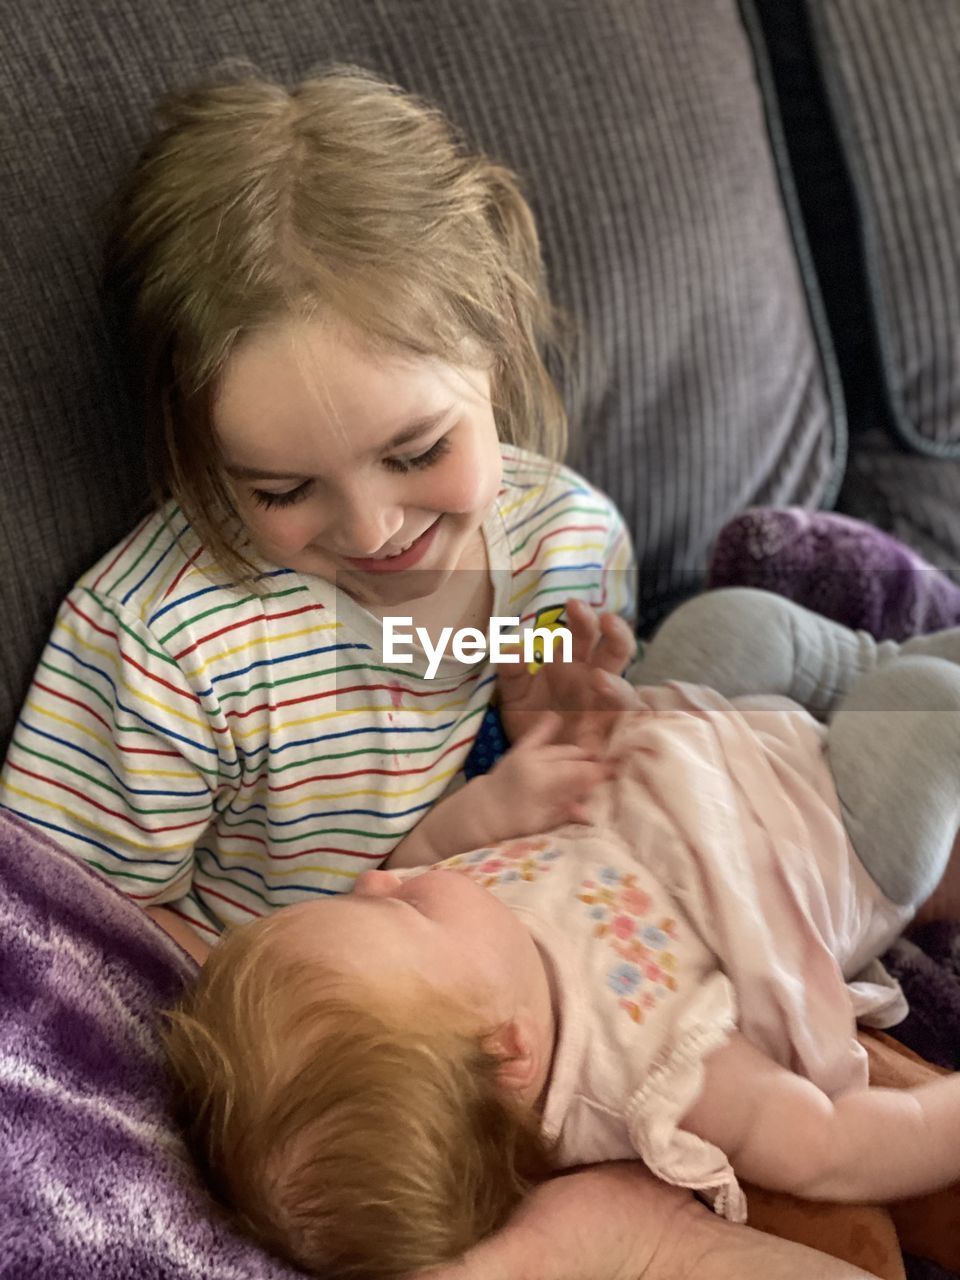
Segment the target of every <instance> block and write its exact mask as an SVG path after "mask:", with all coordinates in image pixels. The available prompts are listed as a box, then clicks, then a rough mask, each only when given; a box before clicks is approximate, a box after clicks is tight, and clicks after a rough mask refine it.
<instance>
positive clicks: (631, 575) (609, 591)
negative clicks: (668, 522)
mask: <svg viewBox="0 0 960 1280" xmlns="http://www.w3.org/2000/svg"><path fill="white" fill-rule="evenodd" d="M610 513H611V520H610V529H609V532H608V534H607V544H606V549H605V551H604V557H603V596H604V605H603V610H604V612H606V613H618V614H620V616H621V617H622V618H626V620H627V622H629V623H630V626H631V627H633V628H634V630H635V629H636V625H637V557H636V554H635V552H634V549H633V539H632V538H631V537H630V532H629V530H628V529H627V526H626V524H625V523H624V520H623V517H622V516H621V515H620V512H619V511H618V510H617V509H616V507H615V506H614V505H613V503H611V504H610Z"/></svg>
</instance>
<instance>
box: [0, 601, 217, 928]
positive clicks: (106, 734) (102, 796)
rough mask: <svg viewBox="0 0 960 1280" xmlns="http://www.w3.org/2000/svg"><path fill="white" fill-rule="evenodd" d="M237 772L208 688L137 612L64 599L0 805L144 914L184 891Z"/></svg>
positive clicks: (1, 781)
mask: <svg viewBox="0 0 960 1280" xmlns="http://www.w3.org/2000/svg"><path fill="white" fill-rule="evenodd" d="M238 774H239V765H238V763H237V756H236V752H235V750H234V747H233V743H232V741H231V740H230V734H229V729H228V725H227V722H226V721H225V720H224V719H223V717H222V715H221V714H220V712H219V708H218V706H217V703H216V698H215V695H214V693H213V691H212V690H210V689H200V688H196V687H194V686H193V684H192V683H191V681H190V679H189V678H188V676H187V674H186V673H185V672H184V671H183V670H182V669H181V668H180V666H179V665H178V664H177V662H176V661H175V660H174V659H173V658H172V657H171V656H170V654H169V653H168V652H167V651H166V650H165V648H164V647H163V645H162V644H161V643H160V642H159V641H158V640H157V638H156V637H155V636H154V635H153V634H152V632H151V631H150V629H149V627H148V626H147V625H145V623H144V622H143V621H142V620H141V619H140V618H139V617H138V616H137V615H136V614H134V613H132V612H131V611H129V610H125V609H124V608H123V606H121V605H119V604H117V603H116V602H115V601H113V600H111V599H109V598H108V597H103V596H100V595H98V594H97V593H95V592H93V591H91V590H89V589H87V588H85V587H83V586H78V587H77V588H75V589H74V591H72V592H71V594H70V595H69V596H68V597H67V599H66V600H65V601H64V603H63V605H62V606H61V609H60V612H59V614H58V616H57V620H56V623H55V625H54V629H53V632H52V634H51V637H50V640H49V641H48V643H47V646H46V649H45V650H44V653H43V655H42V657H41V659H40V663H39V666H38V668H37V671H36V674H35V676H34V680H33V684H32V686H31V688H30V691H29V693H28V694H27V698H26V701H25V703H24V706H23V708H22V710H21V713H20V717H19V720H18V722H17V725H16V728H15V730H14V736H13V741H12V744H11V747H10V751H9V753H8V756H7V759H6V763H5V765H4V769H3V773H2V778H0V803H2V804H4V805H5V806H6V807H8V808H9V809H11V810H13V811H14V812H15V813H17V814H18V815H19V816H20V817H22V818H24V819H26V820H27V821H28V822H32V823H34V824H36V825H37V826H39V827H43V828H44V829H45V830H47V831H48V832H49V833H50V834H51V835H52V836H53V837H54V839H56V840H57V841H59V843H60V844H62V845H63V846H64V847H65V848H67V849H69V850H70V851H71V852H72V853H74V854H76V855H77V856H79V857H81V858H82V859H84V861H86V862H87V863H89V864H90V865H91V866H92V867H94V868H95V869H96V870H98V871H100V872H101V873H103V874H104V875H105V876H106V877H107V878H108V879H110V880H111V881H113V883H115V884H116V885H117V887H118V888H120V889H121V890H122V891H123V892H124V893H126V894H127V895H128V896H129V897H130V898H132V899H134V900H135V901H137V902H138V903H140V904H141V905H143V906H148V905H151V904H157V903H162V902H168V901H172V900H174V899H176V898H179V897H182V896H183V895H184V894H185V893H186V892H187V891H188V889H189V887H190V883H191V880H192V876H193V862H194V847H195V845H196V843H197V841H198V839H199V838H200V836H201V835H202V833H203V832H204V830H205V829H206V828H207V826H208V825H209V823H210V821H211V819H212V816H213V812H214V804H215V801H216V799H217V797H218V794H220V793H222V792H224V791H225V790H228V789H229V788H230V787H231V785H232V781H233V779H235V778H236V777H237V776H238Z"/></svg>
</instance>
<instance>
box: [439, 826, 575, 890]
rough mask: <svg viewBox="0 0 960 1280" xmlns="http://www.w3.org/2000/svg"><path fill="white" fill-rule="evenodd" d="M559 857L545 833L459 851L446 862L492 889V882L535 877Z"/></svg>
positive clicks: (448, 865)
mask: <svg viewBox="0 0 960 1280" xmlns="http://www.w3.org/2000/svg"><path fill="white" fill-rule="evenodd" d="M559 857H560V850H559V849H556V848H551V846H550V841H549V840H548V839H547V838H546V836H533V837H525V838H524V839H522V840H508V841H507V842H506V844H499V845H497V847H496V848H495V849H475V850H474V851H473V852H472V853H460V854H457V856H456V857H454V858H448V859H447V860H446V862H444V864H443V865H444V867H445V868H446V869H447V870H449V871H462V872H463V873H464V874H465V875H468V876H471V877H472V878H473V879H474V880H476V882H477V884H479V885H481V886H482V887H483V888H484V889H489V888H490V887H491V886H492V885H495V884H509V883H510V882H511V881H513V880H536V878H537V877H538V876H539V875H540V874H541V872H544V871H549V870H550V867H551V865H552V864H553V863H554V862H556V860H557V858H559Z"/></svg>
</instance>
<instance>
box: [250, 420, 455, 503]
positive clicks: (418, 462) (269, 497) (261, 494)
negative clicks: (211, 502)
mask: <svg viewBox="0 0 960 1280" xmlns="http://www.w3.org/2000/svg"><path fill="white" fill-rule="evenodd" d="M449 452H450V438H449V436H446V435H444V436H441V437H440V439H439V440H437V441H435V442H434V443H433V444H432V445H431V446H430V448H429V449H425V450H424V452H423V453H418V454H417V455H416V457H414V458H384V460H383V465H384V466H385V467H386V468H387V470H388V471H394V472H396V473H398V474H399V475H405V474H406V473H407V472H409V471H423V470H425V468H427V467H432V466H433V465H434V463H436V462H439V461H440V459H441V458H443V457H445V456H446V454H448V453H449ZM311 483H312V482H311V481H310V480H304V482H303V484H298V485H297V487H296V488H295V489H287V490H286V491H285V492H283V493H273V492H272V491H271V490H270V489H254V490H252V493H253V500H254V502H256V503H257V505H258V506H261V507H266V509H267V510H268V511H277V510H279V509H280V508H281V507H292V506H293V505H294V504H295V503H297V502H299V501H300V499H301V498H305V497H306V496H307V493H308V492H309V490H310V485H311Z"/></svg>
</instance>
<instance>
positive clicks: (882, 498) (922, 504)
mask: <svg viewBox="0 0 960 1280" xmlns="http://www.w3.org/2000/svg"><path fill="white" fill-rule="evenodd" d="M837 506H838V509H839V510H840V511H842V512H844V513H845V514H846V515H851V516H856V518H857V519H858V520H866V521H867V522H868V523H869V524H875V525H877V526H878V528H881V529H885V530H886V531H887V532H888V533H892V534H893V535H894V536H895V537H897V538H899V539H900V540H901V541H902V542H906V543H907V545H908V546H911V547H913V548H914V550H915V551H919V552H920V554H921V555H922V556H923V557H924V558H925V559H926V560H927V561H929V563H930V564H932V565H934V566H935V567H936V568H937V569H942V570H943V571H944V573H948V574H949V575H950V576H951V577H952V578H953V579H954V580H955V581H957V582H960V459H957V458H931V457H926V456H923V455H920V454H916V453H907V452H905V451H904V450H903V448H902V447H898V445H897V442H896V441H894V440H892V439H891V437H890V435H889V434H888V433H887V432H885V431H880V430H873V431H869V432H864V434H863V435H862V436H861V437H860V438H859V439H858V441H857V448H856V450H855V451H854V452H853V453H852V454H851V455H850V465H849V467H848V469H847V474H846V477H845V479H844V482H843V489H842V491H841V494H840V499H839V501H838V503H837Z"/></svg>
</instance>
